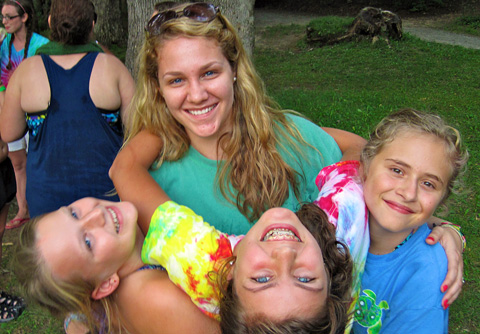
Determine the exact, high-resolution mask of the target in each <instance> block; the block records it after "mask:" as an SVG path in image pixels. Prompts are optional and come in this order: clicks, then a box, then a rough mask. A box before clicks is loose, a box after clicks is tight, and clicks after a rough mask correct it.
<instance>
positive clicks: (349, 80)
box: [0, 25, 480, 334]
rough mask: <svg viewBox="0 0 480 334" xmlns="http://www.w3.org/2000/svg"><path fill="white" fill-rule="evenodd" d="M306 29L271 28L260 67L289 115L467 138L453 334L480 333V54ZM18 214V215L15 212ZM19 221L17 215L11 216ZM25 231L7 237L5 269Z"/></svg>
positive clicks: (41, 323)
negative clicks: (417, 113) (437, 130)
mask: <svg viewBox="0 0 480 334" xmlns="http://www.w3.org/2000/svg"><path fill="white" fill-rule="evenodd" d="M304 31H305V26H299V25H291V26H282V27H273V28H266V29H264V30H262V31H260V32H259V33H260V34H261V36H260V37H261V39H262V41H263V42H262V44H261V45H258V46H257V48H256V50H255V52H254V62H255V65H256V67H257V69H258V70H259V72H260V75H261V77H262V78H264V80H265V84H266V86H267V89H268V92H269V94H270V95H272V96H273V97H274V98H275V99H276V100H277V101H278V102H279V103H280V104H281V105H282V107H284V108H288V109H294V110H297V111H299V112H302V113H303V114H305V115H306V116H307V117H309V118H310V119H312V120H313V121H315V122H316V123H318V124H319V125H321V126H329V127H336V128H340V129H344V130H348V131H352V132H355V133H357V134H360V135H362V136H364V137H366V136H367V134H368V133H369V131H370V130H371V129H372V127H373V126H374V124H376V123H377V122H378V121H379V120H380V119H381V118H382V117H383V116H385V115H386V114H388V113H390V112H391V111H394V110H397V109H399V108H403V107H412V108H416V109H422V110H427V111H432V112H435V113H438V114H440V115H442V116H443V117H445V119H446V120H447V121H448V122H449V123H450V124H451V125H453V126H455V127H457V128H458V129H459V130H460V131H461V133H462V134H463V137H464V140H465V142H466V145H467V147H468V148H469V151H470V154H471V158H470V162H469V171H468V174H467V176H466V180H465V184H466V187H465V193H464V194H461V195H458V196H452V200H453V201H452V204H451V210H450V213H449V214H448V215H447V216H446V217H445V218H446V219H448V220H450V221H452V222H455V223H458V224H460V225H462V228H463V232H464V233H465V235H466V236H467V241H468V245H467V250H466V252H465V254H464V259H465V280H466V283H465V285H464V289H463V292H462V295H461V297H460V298H459V299H458V300H457V301H455V302H454V303H453V305H452V306H451V310H450V330H449V333H453V334H457V333H458V334H459V333H479V332H480V325H479V324H480V314H479V313H478V310H480V305H479V304H480V291H479V290H480V284H479V277H480V273H479V268H480V266H479V264H480V263H479V262H480V255H479V254H480V251H479V242H480V240H479V238H480V233H479V229H478V228H477V226H476V224H478V221H479V219H480V205H479V203H480V198H479V197H480V179H479V178H478V176H479V175H480V174H479V169H480V163H479V153H480V152H479V150H480V143H479V139H478V133H479V130H480V50H468V49H464V48H462V47H458V46H449V45H441V44H436V43H429V42H424V41H420V40H419V39H417V38H414V37H412V36H410V35H408V34H406V36H405V38H404V40H402V41H400V42H392V43H391V47H389V46H388V45H387V44H386V43H385V42H384V41H382V40H381V41H379V42H377V43H375V44H373V45H372V44H371V43H369V42H366V41H365V42H360V43H354V42H351V43H345V44H340V45H335V46H328V47H324V48H321V49H317V48H310V47H309V46H307V45H306V44H305V43H304V42H302V40H301V37H300V36H303V35H304ZM10 212H11V214H12V213H13V212H15V208H12V209H11V210H10ZM10 218H11V216H10ZM17 235H18V230H11V231H6V233H5V237H4V243H5V245H4V246H3V251H4V258H3V261H2V265H1V267H2V268H8V267H9V254H11V251H12V248H13V247H12V246H10V244H9V243H15V238H16V237H17ZM0 286H1V288H2V289H4V290H7V291H8V292H15V291H16V286H15V278H14V277H13V275H12V274H11V273H1V272H0ZM61 332H62V322H61V321H59V320H55V319H53V318H51V317H49V316H48V315H46V314H45V313H44V312H42V311H40V310H39V309H36V308H34V307H28V308H27V310H26V311H25V313H24V314H23V315H22V316H21V317H20V318H19V319H18V320H17V321H13V322H9V323H6V324H1V325H0V333H5V334H13V333H15V334H20V333H38V334H45V333H61Z"/></svg>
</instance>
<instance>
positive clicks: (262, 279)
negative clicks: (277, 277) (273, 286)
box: [252, 276, 314, 284]
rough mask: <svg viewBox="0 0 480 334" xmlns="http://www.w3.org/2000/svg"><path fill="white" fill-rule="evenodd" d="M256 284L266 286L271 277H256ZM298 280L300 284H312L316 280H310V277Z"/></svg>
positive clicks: (298, 278)
mask: <svg viewBox="0 0 480 334" xmlns="http://www.w3.org/2000/svg"><path fill="white" fill-rule="evenodd" d="M252 279H253V280H254V281H255V282H257V283H260V284H264V283H268V282H269V281H270V280H271V277H269V276H261V277H254V278H252ZM297 280H298V281H299V282H300V283H310V282H311V281H313V280H314V279H313V278H310V277H297Z"/></svg>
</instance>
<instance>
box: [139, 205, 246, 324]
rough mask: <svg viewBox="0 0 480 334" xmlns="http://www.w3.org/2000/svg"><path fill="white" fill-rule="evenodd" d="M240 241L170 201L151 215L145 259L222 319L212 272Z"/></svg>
mask: <svg viewBox="0 0 480 334" xmlns="http://www.w3.org/2000/svg"><path fill="white" fill-rule="evenodd" d="M241 238H242V237H237V236H232V235H228V234H226V233H221V232H219V231H217V230H216V229H215V228H214V227H213V226H210V225H209V224H208V223H206V222H204V221H203V218H202V217H201V216H198V215H196V214H195V213H194V212H193V211H192V210H190V209H189V208H187V207H185V206H182V205H178V204H176V203H174V202H172V201H169V202H165V203H164V204H162V205H160V206H159V207H158V208H157V210H156V211H155V213H154V214H153V216H152V219H151V222H150V227H149V229H148V233H147V236H146V237H145V242H144V244H143V248H142V260H143V262H144V263H148V264H159V265H162V266H163V267H165V269H167V272H168V277H169V278H170V280H171V281H172V282H173V283H175V284H176V285H177V286H178V287H180V288H181V289H182V290H183V291H185V292H186V293H187V294H188V295H189V296H190V298H191V299H192V301H193V302H194V304H195V305H197V306H198V308H200V310H202V311H203V312H204V313H205V314H207V315H208V316H210V317H212V318H214V319H217V320H219V319H220V318H219V315H218V306H219V301H218V297H217V294H216V290H215V284H216V277H215V276H214V275H212V273H213V272H215V271H217V270H218V268H219V266H220V265H222V264H223V261H222V260H224V259H227V258H229V257H231V256H232V249H233V248H234V247H235V246H236V244H237V243H238V242H239V241H240V240H241Z"/></svg>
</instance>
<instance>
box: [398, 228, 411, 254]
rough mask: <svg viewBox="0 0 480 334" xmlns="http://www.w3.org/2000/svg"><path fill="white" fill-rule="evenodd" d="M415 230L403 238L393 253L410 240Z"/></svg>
mask: <svg viewBox="0 0 480 334" xmlns="http://www.w3.org/2000/svg"><path fill="white" fill-rule="evenodd" d="M415 230H416V229H413V230H412V231H411V232H410V234H409V235H407V237H406V238H405V240H403V241H402V242H401V243H400V244H398V245H397V247H395V249H394V251H396V250H397V249H399V248H400V247H401V246H403V245H404V244H405V243H406V242H407V241H408V239H410V238H411V237H412V235H413V234H414V233H415Z"/></svg>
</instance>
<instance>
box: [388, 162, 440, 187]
mask: <svg viewBox="0 0 480 334" xmlns="http://www.w3.org/2000/svg"><path fill="white" fill-rule="evenodd" d="M385 160H387V161H393V162H394V163H396V164H399V165H401V166H404V167H406V168H409V169H412V166H410V165H409V164H407V163H405V162H403V161H401V160H396V159H385ZM425 175H426V176H427V177H429V178H432V179H434V180H437V181H438V182H440V183H441V184H444V183H445V182H443V180H442V179H441V178H439V177H438V176H437V175H435V174H430V173H425Z"/></svg>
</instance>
